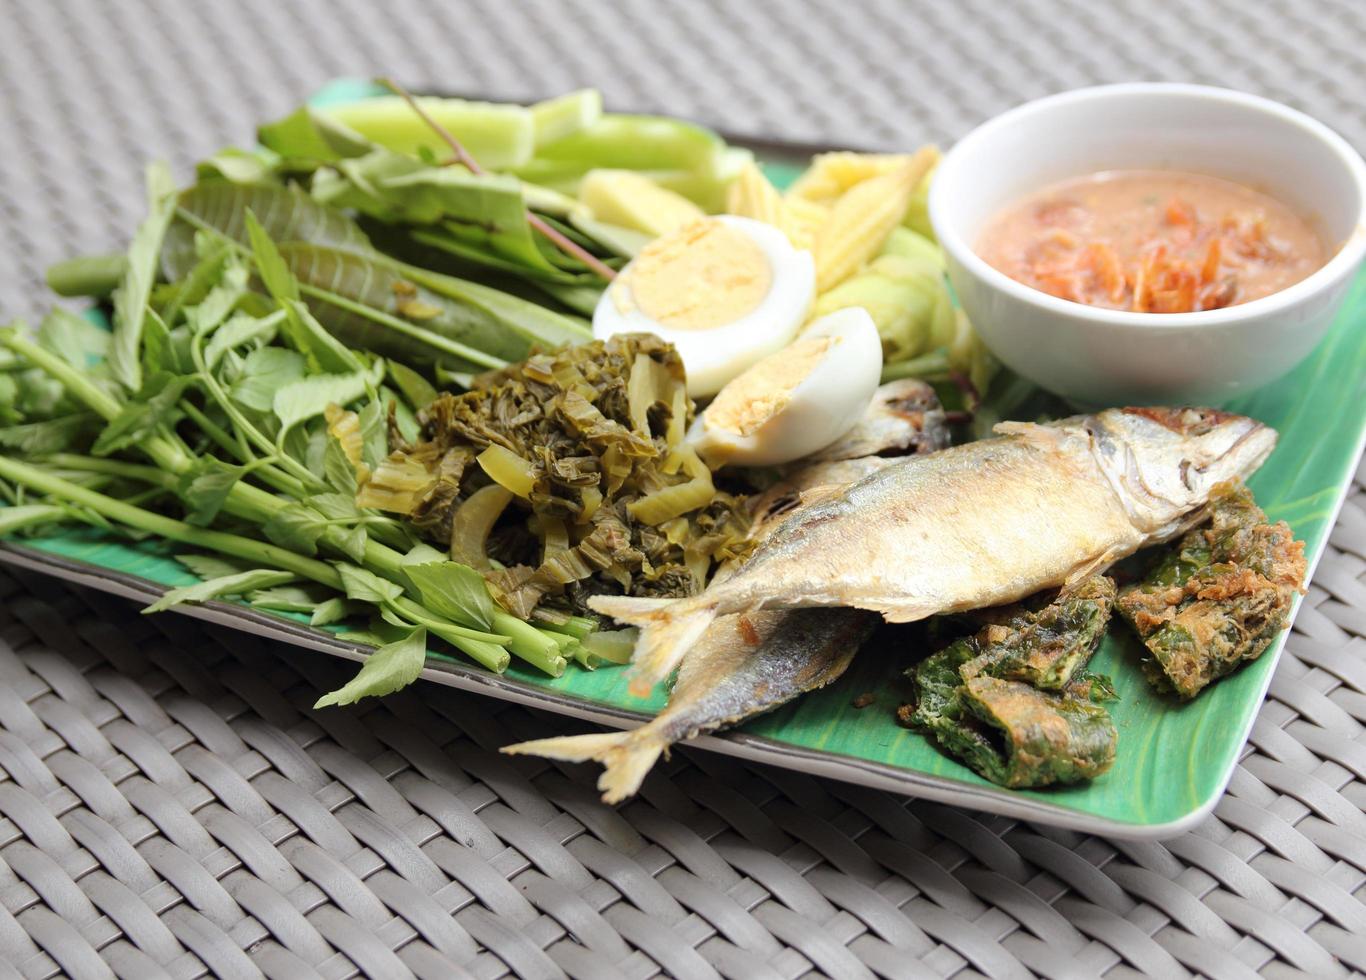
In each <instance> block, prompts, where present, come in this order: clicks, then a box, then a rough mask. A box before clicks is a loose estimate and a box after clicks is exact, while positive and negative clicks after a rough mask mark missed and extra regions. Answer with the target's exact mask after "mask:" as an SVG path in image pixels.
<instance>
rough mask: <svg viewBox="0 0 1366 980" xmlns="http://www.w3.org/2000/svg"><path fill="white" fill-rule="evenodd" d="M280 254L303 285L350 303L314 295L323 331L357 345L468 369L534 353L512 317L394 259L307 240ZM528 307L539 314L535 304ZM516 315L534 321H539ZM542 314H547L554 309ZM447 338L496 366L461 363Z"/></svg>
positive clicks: (282, 248) (407, 358)
mask: <svg viewBox="0 0 1366 980" xmlns="http://www.w3.org/2000/svg"><path fill="white" fill-rule="evenodd" d="M280 254H281V255H282V256H283V257H284V259H285V262H286V263H287V264H288V265H289V267H290V270H291V271H292V272H293V273H294V275H295V276H296V277H298V279H299V281H300V283H303V284H306V285H307V286H313V287H316V288H317V289H318V290H322V291H324V292H325V293H328V294H332V295H334V296H336V297H338V298H340V299H341V300H343V301H349V302H347V303H345V304H339V303H338V302H336V301H335V300H329V299H327V298H324V297H321V296H319V295H317V294H316V293H310V295H309V298H310V307H311V308H312V310H313V312H314V314H315V315H316V316H317V317H318V319H319V320H320V321H321V322H322V324H323V326H325V327H326V328H327V329H328V330H329V331H331V332H332V333H333V334H334V335H335V336H336V337H337V338H338V339H340V340H341V341H342V342H344V343H346V344H347V345H349V346H351V347H357V348H361V349H363V350H370V351H373V352H375V353H377V354H381V355H383V356H385V357H393V358H396V359H398V360H401V361H406V362H408V363H417V364H424V363H425V364H430V363H433V362H435V361H438V360H441V361H446V362H448V363H450V364H452V365H454V364H456V363H457V362H460V363H461V369H463V370H479V369H481V368H483V367H490V366H500V365H501V364H502V363H503V362H506V361H519V360H522V359H523V358H525V357H526V356H527V354H528V353H529V352H530V350H531V344H530V342H529V341H528V340H527V338H526V336H525V334H524V333H523V331H522V330H516V329H509V328H510V327H511V326H512V324H511V323H510V322H509V321H508V320H507V319H506V318H504V317H500V316H499V315H498V314H497V313H495V312H493V311H490V310H489V309H487V308H486V307H484V306H480V305H475V304H473V303H461V302H456V301H455V300H453V299H451V298H449V297H446V296H442V295H441V294H440V293H437V292H434V291H432V290H430V289H426V288H424V287H422V286H420V285H417V284H416V283H415V282H414V281H413V280H412V279H411V278H410V277H408V276H407V275H406V274H405V272H406V270H405V271H400V270H399V268H396V267H395V264H394V263H392V262H390V261H388V260H383V259H375V258H371V257H369V256H366V255H359V254H357V253H354V252H348V251H344V250H341V249H336V248H327V247H323V246H318V245H313V244H306V243H302V242H290V243H285V244H283V245H281V246H280ZM305 292H308V290H307V289H305ZM525 305H526V306H527V307H529V308H532V309H538V308H536V307H535V306H534V304H531V303H527V304H525ZM357 307H361V308H363V310H365V311H375V313H377V314H378V316H377V317H376V316H371V315H367V312H362V311H361V310H360V309H357ZM518 312H519V313H522V314H524V315H526V316H527V318H528V319H530V318H531V316H534V315H535V314H531V313H526V312H525V311H520V310H519V311H518ZM540 312H541V313H546V314H549V311H548V310H540ZM549 315H551V316H553V315H554V314H549ZM381 321H382V322H381ZM524 329H526V328H525V327H524ZM443 339H444V340H446V341H453V342H454V344H456V345H458V346H459V348H466V349H469V350H470V351H471V352H472V353H473V354H474V355H476V356H477V355H478V354H480V353H482V354H483V355H485V358H484V360H485V361H486V362H487V360H488V358H490V357H491V358H493V361H491V362H488V363H479V364H475V363H472V362H470V361H468V360H464V361H463V362H462V359H461V358H459V357H458V356H452V351H451V349H450V347H448V346H443V345H442V344H441V343H440V341H441V340H443Z"/></svg>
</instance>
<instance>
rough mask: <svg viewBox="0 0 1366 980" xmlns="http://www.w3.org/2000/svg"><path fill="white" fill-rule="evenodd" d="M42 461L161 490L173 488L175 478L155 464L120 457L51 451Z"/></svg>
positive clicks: (64, 468)
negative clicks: (117, 477)
mask: <svg viewBox="0 0 1366 980" xmlns="http://www.w3.org/2000/svg"><path fill="white" fill-rule="evenodd" d="M42 462H43V463H45V464H48V465H51V466H55V467H57V468H58V469H62V470H82V471H84V472H86V473H105V474H108V475H109V476H122V477H126V478H127V479H130V480H138V481H139V482H142V483H150V484H152V485H153V486H157V487H160V488H161V489H163V490H174V489H175V486H176V478H175V477H174V476H172V475H171V474H170V473H167V472H166V471H165V470H159V469H157V468H156V467H155V466H142V465H140V464H138V463H125V462H124V461H123V460H121V459H105V458H103V457H100V456H81V455H78V454H76V453H53V454H51V455H50V456H44V457H43V459H42Z"/></svg>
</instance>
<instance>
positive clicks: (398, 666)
mask: <svg viewBox="0 0 1366 980" xmlns="http://www.w3.org/2000/svg"><path fill="white" fill-rule="evenodd" d="M426 662H427V631H426V630H424V629H415V630H413V631H412V632H411V633H409V634H408V635H407V636H406V637H404V638H403V639H401V640H399V641H397V642H395V643H386V644H385V645H384V646H382V647H380V648H379V649H377V650H376V651H375V652H374V653H372V654H370V656H369V657H367V658H366V660H365V663H363V664H362V665H361V668H360V672H359V673H357V674H356V676H355V677H353V678H352V679H351V681H350V682H349V683H347V684H346V685H345V686H344V687H342V688H341V689H340V690H336V691H333V692H331V693H330V694H324V695H323V696H322V697H320V698H318V700H317V703H316V704H314V705H313V707H315V708H325V707H327V706H329V705H334V704H337V705H342V704H354V703H355V702H357V701H359V700H360V699H361V698H367V697H382V696H384V695H386V694H392V693H394V692H395V691H397V690H399V689H401V688H404V687H407V686H408V685H409V684H411V683H412V682H413V681H415V680H417V678H418V676H419V675H420V674H421V673H422V668H423V666H425V665H426Z"/></svg>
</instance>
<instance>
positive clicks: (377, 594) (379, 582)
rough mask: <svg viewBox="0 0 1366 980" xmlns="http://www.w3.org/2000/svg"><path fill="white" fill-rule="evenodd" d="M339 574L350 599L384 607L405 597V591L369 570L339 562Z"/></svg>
mask: <svg viewBox="0 0 1366 980" xmlns="http://www.w3.org/2000/svg"><path fill="white" fill-rule="evenodd" d="M337 572H338V573H339V574H340V575H341V579H342V587H343V588H344V589H345V590H346V597H347V598H348V599H355V600H356V601H357V602H373V603H376V604H378V605H382V604H383V603H386V602H393V601H394V600H395V599H398V598H400V597H401V596H402V595H403V589H402V588H401V587H400V586H398V585H395V584H394V583H393V582H390V581H389V580H388V579H383V578H380V577H379V576H378V575H376V574H375V573H374V572H372V571H369V570H368V569H364V568H360V567H359V566H356V565H348V564H346V563H345V562H337Z"/></svg>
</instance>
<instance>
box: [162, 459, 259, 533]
mask: <svg viewBox="0 0 1366 980" xmlns="http://www.w3.org/2000/svg"><path fill="white" fill-rule="evenodd" d="M246 471H247V470H246V467H245V466H229V465H228V464H227V463H225V462H223V461H222V460H220V459H217V458H215V457H213V456H204V457H202V458H200V459H199V460H197V461H196V462H195V464H194V465H193V466H192V467H191V468H190V469H188V470H186V471H185V472H184V473H182V474H181V476H180V480H179V481H178V483H177V485H176V493H177V495H178V496H179V497H180V499H181V500H182V501H183V502H184V504H185V520H186V522H187V523H190V524H196V525H198V526H199V527H208V526H209V525H210V524H212V523H213V520H214V518H215V517H217V516H218V512H219V511H220V510H222V509H223V503H224V501H226V500H227V499H228V494H230V493H231V492H232V488H233V487H235V486H237V481H238V480H240V479H241V478H242V475H243V474H244V473H246Z"/></svg>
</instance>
